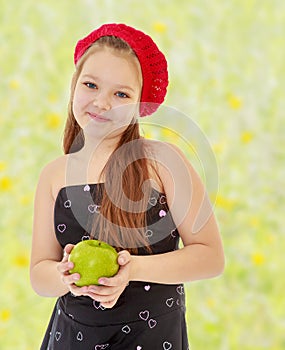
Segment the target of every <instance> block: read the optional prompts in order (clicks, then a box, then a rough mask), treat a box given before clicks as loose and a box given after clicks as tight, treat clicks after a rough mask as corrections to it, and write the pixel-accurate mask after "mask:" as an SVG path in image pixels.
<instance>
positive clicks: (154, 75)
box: [74, 23, 168, 117]
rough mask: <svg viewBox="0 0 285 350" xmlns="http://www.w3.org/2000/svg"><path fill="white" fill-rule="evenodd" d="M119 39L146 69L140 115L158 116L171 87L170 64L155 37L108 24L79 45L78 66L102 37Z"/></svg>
mask: <svg viewBox="0 0 285 350" xmlns="http://www.w3.org/2000/svg"><path fill="white" fill-rule="evenodd" d="M111 35H113V36H115V37H119V38H120V39H122V40H124V41H125V42H127V43H128V44H129V46H130V47H131V48H132V49H133V51H134V52H135V54H136V56H137V58H138V60H139V62H140V65H141V70H142V76H143V87H142V94H141V101H140V102H141V105H140V116H141V117H144V116H147V115H150V114H152V113H154V112H155V111H156V110H157V108H158V107H159V105H160V104H161V103H162V102H163V101H164V98H165V95H166V91H167V86H168V71H167V61H166V59H165V57H164V55H163V53H162V52H161V51H160V50H159V49H158V47H157V45H156V44H155V43H154V41H153V40H152V39H151V37H150V36H149V35H147V34H145V33H143V32H141V31H140V30H137V29H134V28H132V27H130V26H127V25H125V24H116V23H110V24H104V25H102V26H101V27H99V28H98V29H95V30H94V31H92V32H91V33H90V34H88V35H87V36H86V37H84V38H83V39H81V40H79V41H78V42H77V44H76V47H75V51H74V63H75V65H76V64H77V62H78V60H79V59H80V58H81V56H82V55H83V54H84V53H85V51H86V50H87V49H88V48H89V47H90V46H91V45H92V44H93V43H94V42H95V41H96V40H98V39H99V38H101V37H102V36H111Z"/></svg>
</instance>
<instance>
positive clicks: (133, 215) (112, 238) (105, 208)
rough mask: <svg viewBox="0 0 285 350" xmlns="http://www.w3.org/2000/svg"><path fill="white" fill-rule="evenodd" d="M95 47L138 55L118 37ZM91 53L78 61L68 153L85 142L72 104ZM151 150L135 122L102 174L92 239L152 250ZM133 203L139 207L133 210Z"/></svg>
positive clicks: (68, 125) (68, 123)
mask: <svg viewBox="0 0 285 350" xmlns="http://www.w3.org/2000/svg"><path fill="white" fill-rule="evenodd" d="M92 46H101V47H104V46H107V47H109V48H112V49H114V50H117V51H119V52H122V53H124V54H129V55H130V56H134V57H136V55H135V53H134V52H133V50H132V49H131V47H130V46H129V45H128V44H127V43H126V42H125V41H123V40H121V39H120V38H117V37H114V36H105V37H101V38H100V39H98V40H97V41H96V43H95V44H93V45H92ZM92 46H91V48H92ZM90 54H92V49H90V48H89V49H88V50H87V51H86V52H85V53H84V55H83V56H82V57H81V59H80V61H79V62H78V63H77V66H76V71H75V73H74V75H73V79H72V82H71V93H70V101H69V105H68V118H67V121H66V125H65V130H64V139H63V148H64V152H65V154H68V153H73V152H77V151H79V150H80V149H81V148H82V147H83V145H84V134H83V130H82V129H81V127H80V126H79V124H78V123H77V121H76V119H75V117H74V115H73V110H72V104H73V98H74V90H75V86H76V83H77V80H78V77H79V75H80V73H81V71H82V67H83V65H84V62H85V61H86V59H87V58H88V57H89V55H90ZM134 141H135V142H134ZM147 153H148V151H147V147H146V143H145V141H144V139H143V138H141V136H140V131H139V125H138V123H137V122H133V123H131V124H130V125H129V126H128V127H127V128H126V130H125V131H124V132H123V134H122V136H121V138H120V141H119V143H118V144H117V146H116V149H115V150H114V152H113V153H112V155H111V156H110V158H109V159H108V161H107V163H106V165H105V167H104V169H103V171H102V173H101V178H104V181H105V186H104V187H105V188H104V190H103V194H102V203H101V208H100V215H97V216H95V217H94V220H93V223H92V228H91V237H92V238H96V239H100V240H103V241H105V242H108V243H109V244H111V245H113V246H115V247H117V248H121V249H128V250H129V251H130V252H131V253H134V254H136V253H137V248H138V247H143V246H144V247H146V249H147V250H148V251H150V248H149V244H148V241H147V238H146V236H145V231H146V209H147V204H148V199H149V196H150V192H151V186H150V182H149V181H147V180H149V167H150V166H151V165H150V162H149V161H148V160H147V158H148V154H147ZM126 199H127V202H126ZM133 206H135V207H136V210H133ZM137 207H139V210H138V208H137Z"/></svg>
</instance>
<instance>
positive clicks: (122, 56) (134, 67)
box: [81, 47, 142, 83]
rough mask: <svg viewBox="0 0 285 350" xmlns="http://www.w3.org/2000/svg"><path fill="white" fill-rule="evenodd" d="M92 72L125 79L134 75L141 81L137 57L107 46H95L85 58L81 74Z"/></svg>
mask: <svg viewBox="0 0 285 350" xmlns="http://www.w3.org/2000/svg"><path fill="white" fill-rule="evenodd" d="M92 72H93V73H96V74H99V75H101V76H104V75H108V76H114V77H115V76H117V77H118V76H119V77H122V78H125V79H126V78H127V79H132V78H134V77H135V78H136V80H137V79H139V81H140V83H142V73H141V67H140V63H139V61H138V59H137V57H136V56H135V55H131V54H129V53H125V52H122V51H119V50H114V49H112V48H108V47H107V48H105V47H103V48H102V47H97V48H96V49H95V50H92V52H90V54H89V56H88V57H87V58H86V61H85V62H84V64H83V67H82V72H81V75H83V74H86V73H92Z"/></svg>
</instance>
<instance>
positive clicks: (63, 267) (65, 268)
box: [57, 261, 74, 273]
mask: <svg viewBox="0 0 285 350" xmlns="http://www.w3.org/2000/svg"><path fill="white" fill-rule="evenodd" d="M73 267H74V264H73V263H72V262H71V261H66V262H64V261H62V262H60V263H59V264H58V265H57V270H58V272H60V273H67V272H69V270H71V269H72V268H73Z"/></svg>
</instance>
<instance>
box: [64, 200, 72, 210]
mask: <svg viewBox="0 0 285 350" xmlns="http://www.w3.org/2000/svg"><path fill="white" fill-rule="evenodd" d="M63 205H64V208H70V207H71V200H69V199H68V200H67V201H65V202H64V203H63Z"/></svg>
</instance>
